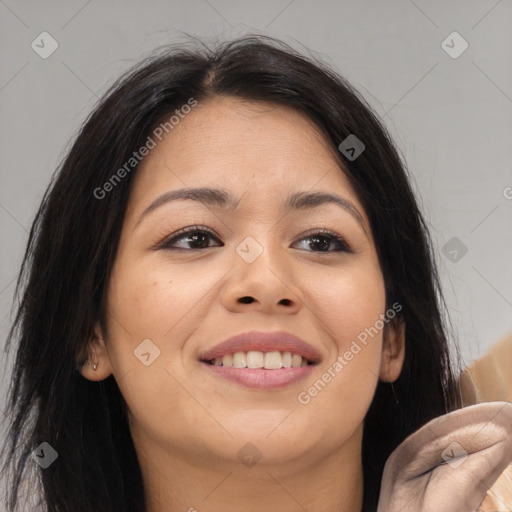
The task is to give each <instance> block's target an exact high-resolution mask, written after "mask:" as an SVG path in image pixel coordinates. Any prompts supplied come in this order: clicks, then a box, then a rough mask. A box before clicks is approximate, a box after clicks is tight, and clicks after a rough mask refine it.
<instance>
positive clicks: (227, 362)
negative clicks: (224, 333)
mask: <svg viewBox="0 0 512 512" xmlns="http://www.w3.org/2000/svg"><path fill="white" fill-rule="evenodd" d="M222 366H233V356H232V355H231V354H226V355H225V356H222Z"/></svg>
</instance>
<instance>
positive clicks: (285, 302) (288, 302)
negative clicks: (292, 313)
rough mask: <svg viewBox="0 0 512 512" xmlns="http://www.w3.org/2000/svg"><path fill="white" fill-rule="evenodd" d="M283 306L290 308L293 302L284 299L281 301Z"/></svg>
mask: <svg viewBox="0 0 512 512" xmlns="http://www.w3.org/2000/svg"><path fill="white" fill-rule="evenodd" d="M281 304H283V306H289V305H290V304H291V300H290V299H283V300H282V301H281Z"/></svg>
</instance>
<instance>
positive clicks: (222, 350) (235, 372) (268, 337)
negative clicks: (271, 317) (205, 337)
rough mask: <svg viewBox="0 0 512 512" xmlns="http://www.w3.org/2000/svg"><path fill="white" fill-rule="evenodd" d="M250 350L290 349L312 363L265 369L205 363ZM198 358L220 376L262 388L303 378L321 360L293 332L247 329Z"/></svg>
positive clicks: (287, 384)
mask: <svg viewBox="0 0 512 512" xmlns="http://www.w3.org/2000/svg"><path fill="white" fill-rule="evenodd" d="M251 350H256V351H261V352H272V351H279V352H291V353H293V354H298V355H300V356H302V357H303V358H305V359H307V360H308V361H310V362H311V363H312V364H309V365H308V366H301V367H298V368H292V367H290V368H280V369H277V370H267V369H265V368H235V367H233V366H228V367H226V366H215V365H212V364H210V363H209V362H208V361H211V360H213V359H215V358H217V357H222V356H224V355H227V354H231V355H233V354H234V353H236V352H249V351H251ZM199 359H200V361H201V362H202V363H203V364H204V365H205V367H206V368H208V369H209V371H212V372H214V374H216V375H218V376H220V377H222V378H225V379H227V380H229V381H231V382H235V383H237V384H240V385H242V386H245V387H249V388H255V389H263V390H265V389H277V388H282V387H285V386H289V385H291V384H293V383H295V382H297V381H299V380H302V379H304V378H305V377H307V376H308V375H309V374H310V373H311V372H312V371H313V369H314V367H315V366H316V365H317V364H318V363H319V362H320V361H321V356H320V354H319V352H318V351H317V350H316V349H315V348H314V347H312V346H311V345H309V344H308V343H306V342H305V341H304V340H302V339H300V338H298V337H297V336H294V335H293V334H290V333H287V332H284V331H276V332H264V331H250V332H246V333H242V334H238V335H236V336H233V337H231V338H228V339H227V340H225V341H223V342H222V343H219V344H218V345H216V346H214V347H213V348H211V349H209V350H207V351H206V352H204V353H203V354H201V356H200V358H199Z"/></svg>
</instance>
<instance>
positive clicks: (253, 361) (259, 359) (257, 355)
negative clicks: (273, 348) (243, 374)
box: [247, 350, 263, 368]
mask: <svg viewBox="0 0 512 512" xmlns="http://www.w3.org/2000/svg"><path fill="white" fill-rule="evenodd" d="M247 368H263V352H256V351H255V350H251V351H250V352H247Z"/></svg>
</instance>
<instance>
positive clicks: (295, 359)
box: [292, 354, 302, 368]
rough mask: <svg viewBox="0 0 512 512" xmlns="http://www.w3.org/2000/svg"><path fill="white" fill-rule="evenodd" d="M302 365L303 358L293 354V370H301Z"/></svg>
mask: <svg viewBox="0 0 512 512" xmlns="http://www.w3.org/2000/svg"><path fill="white" fill-rule="evenodd" d="M301 363H302V357H300V356H299V355H298V354H293V355H292V368H299V366H300V364H301Z"/></svg>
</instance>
